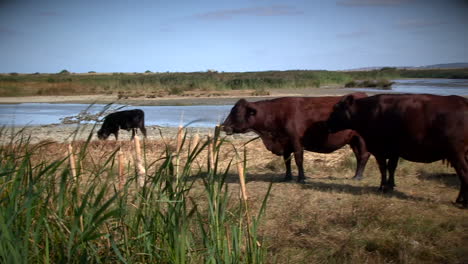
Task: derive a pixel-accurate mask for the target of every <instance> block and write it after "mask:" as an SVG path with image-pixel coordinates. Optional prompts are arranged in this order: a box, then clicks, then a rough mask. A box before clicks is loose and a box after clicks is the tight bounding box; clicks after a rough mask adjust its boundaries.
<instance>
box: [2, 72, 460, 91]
mask: <svg viewBox="0 0 468 264" xmlns="http://www.w3.org/2000/svg"><path fill="white" fill-rule="evenodd" d="M396 78H458V79H460V78H468V69H429V70H403V69H401V70H400V69H396V68H388V67H387V68H382V69H380V70H373V71H350V72H344V71H302V70H296V71H265V72H242V73H240V72H217V71H214V70H210V71H207V72H191V73H152V72H150V71H149V70H148V71H146V72H145V73H128V74H124V73H113V74H100V73H94V72H92V73H88V74H72V73H70V72H68V71H67V70H63V71H61V72H60V73H57V74H38V73H35V74H3V75H0V96H14V95H16V96H23V95H76V94H119V93H121V94H124V95H127V96H128V95H138V96H141V95H143V96H148V97H157V96H164V95H168V94H179V95H180V94H184V92H187V91H196V90H198V91H225V90H242V89H249V90H255V91H258V94H262V91H264V90H265V89H277V88H310V87H323V86H327V85H341V86H344V84H346V83H348V82H351V81H353V80H380V79H396Z"/></svg>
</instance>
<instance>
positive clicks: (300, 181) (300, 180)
mask: <svg viewBox="0 0 468 264" xmlns="http://www.w3.org/2000/svg"><path fill="white" fill-rule="evenodd" d="M297 183H302V184H304V183H306V182H305V179H297Z"/></svg>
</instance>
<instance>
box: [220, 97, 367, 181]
mask: <svg viewBox="0 0 468 264" xmlns="http://www.w3.org/2000/svg"><path fill="white" fill-rule="evenodd" d="M355 96H356V97H357V98H362V97H365V96H367V95H366V94H364V93H355ZM341 98H342V97H337V96H334V97H331V96H329V97H283V98H276V99H272V100H264V101H258V102H247V101H246V100H244V99H241V100H239V101H238V102H237V103H236V104H235V105H234V107H233V108H232V109H231V112H230V114H229V116H228V117H227V118H226V120H225V121H224V123H223V125H222V126H223V130H224V131H225V132H226V133H227V134H231V133H245V132H248V131H254V132H255V133H257V134H258V135H259V136H260V138H261V139H262V141H263V143H264V144H265V147H266V148H267V149H268V150H270V151H271V152H273V153H274V154H276V155H282V156H283V158H284V160H285V164H286V177H285V179H286V180H290V179H291V165H290V164H291V160H290V155H291V154H292V153H294V158H295V161H296V165H297V166H298V171H299V178H298V181H300V182H303V181H304V173H303V164H302V163H303V150H308V151H314V152H320V153H330V152H333V151H335V150H337V149H339V148H341V147H343V146H344V145H346V144H350V145H351V147H352V148H353V151H354V153H355V154H356V158H357V161H358V162H357V163H358V166H357V169H356V174H355V178H357V179H360V178H361V176H362V172H363V170H364V167H365V164H366V162H367V160H368V158H369V155H370V154H369V153H368V152H367V150H366V147H365V144H364V141H363V140H362V138H360V137H359V135H358V134H357V133H356V132H355V131H352V130H346V131H340V132H338V133H333V134H330V133H329V132H328V128H327V127H326V122H325V121H326V120H327V119H328V116H329V115H330V113H331V111H332V107H333V105H335V104H336V103H337V102H338V101H339V100H340V99H341Z"/></svg>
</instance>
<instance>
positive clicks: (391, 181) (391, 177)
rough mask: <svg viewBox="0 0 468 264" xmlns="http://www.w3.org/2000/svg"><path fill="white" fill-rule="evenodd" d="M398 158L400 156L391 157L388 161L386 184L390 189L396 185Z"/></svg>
mask: <svg viewBox="0 0 468 264" xmlns="http://www.w3.org/2000/svg"><path fill="white" fill-rule="evenodd" d="M398 158H399V157H391V158H390V159H389V160H388V163H387V168H388V182H387V185H386V189H387V190H390V191H391V190H393V187H395V170H396V167H397V165H398Z"/></svg>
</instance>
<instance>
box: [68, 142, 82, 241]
mask: <svg viewBox="0 0 468 264" xmlns="http://www.w3.org/2000/svg"><path fill="white" fill-rule="evenodd" d="M68 156H69V160H70V170H71V174H72V177H73V181H74V182H75V183H76V195H77V199H78V201H79V200H81V199H80V196H81V195H80V181H79V179H78V178H77V174H76V157H75V154H74V153H73V146H72V145H71V143H68ZM80 228H81V232H83V231H84V223H83V215H80Z"/></svg>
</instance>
